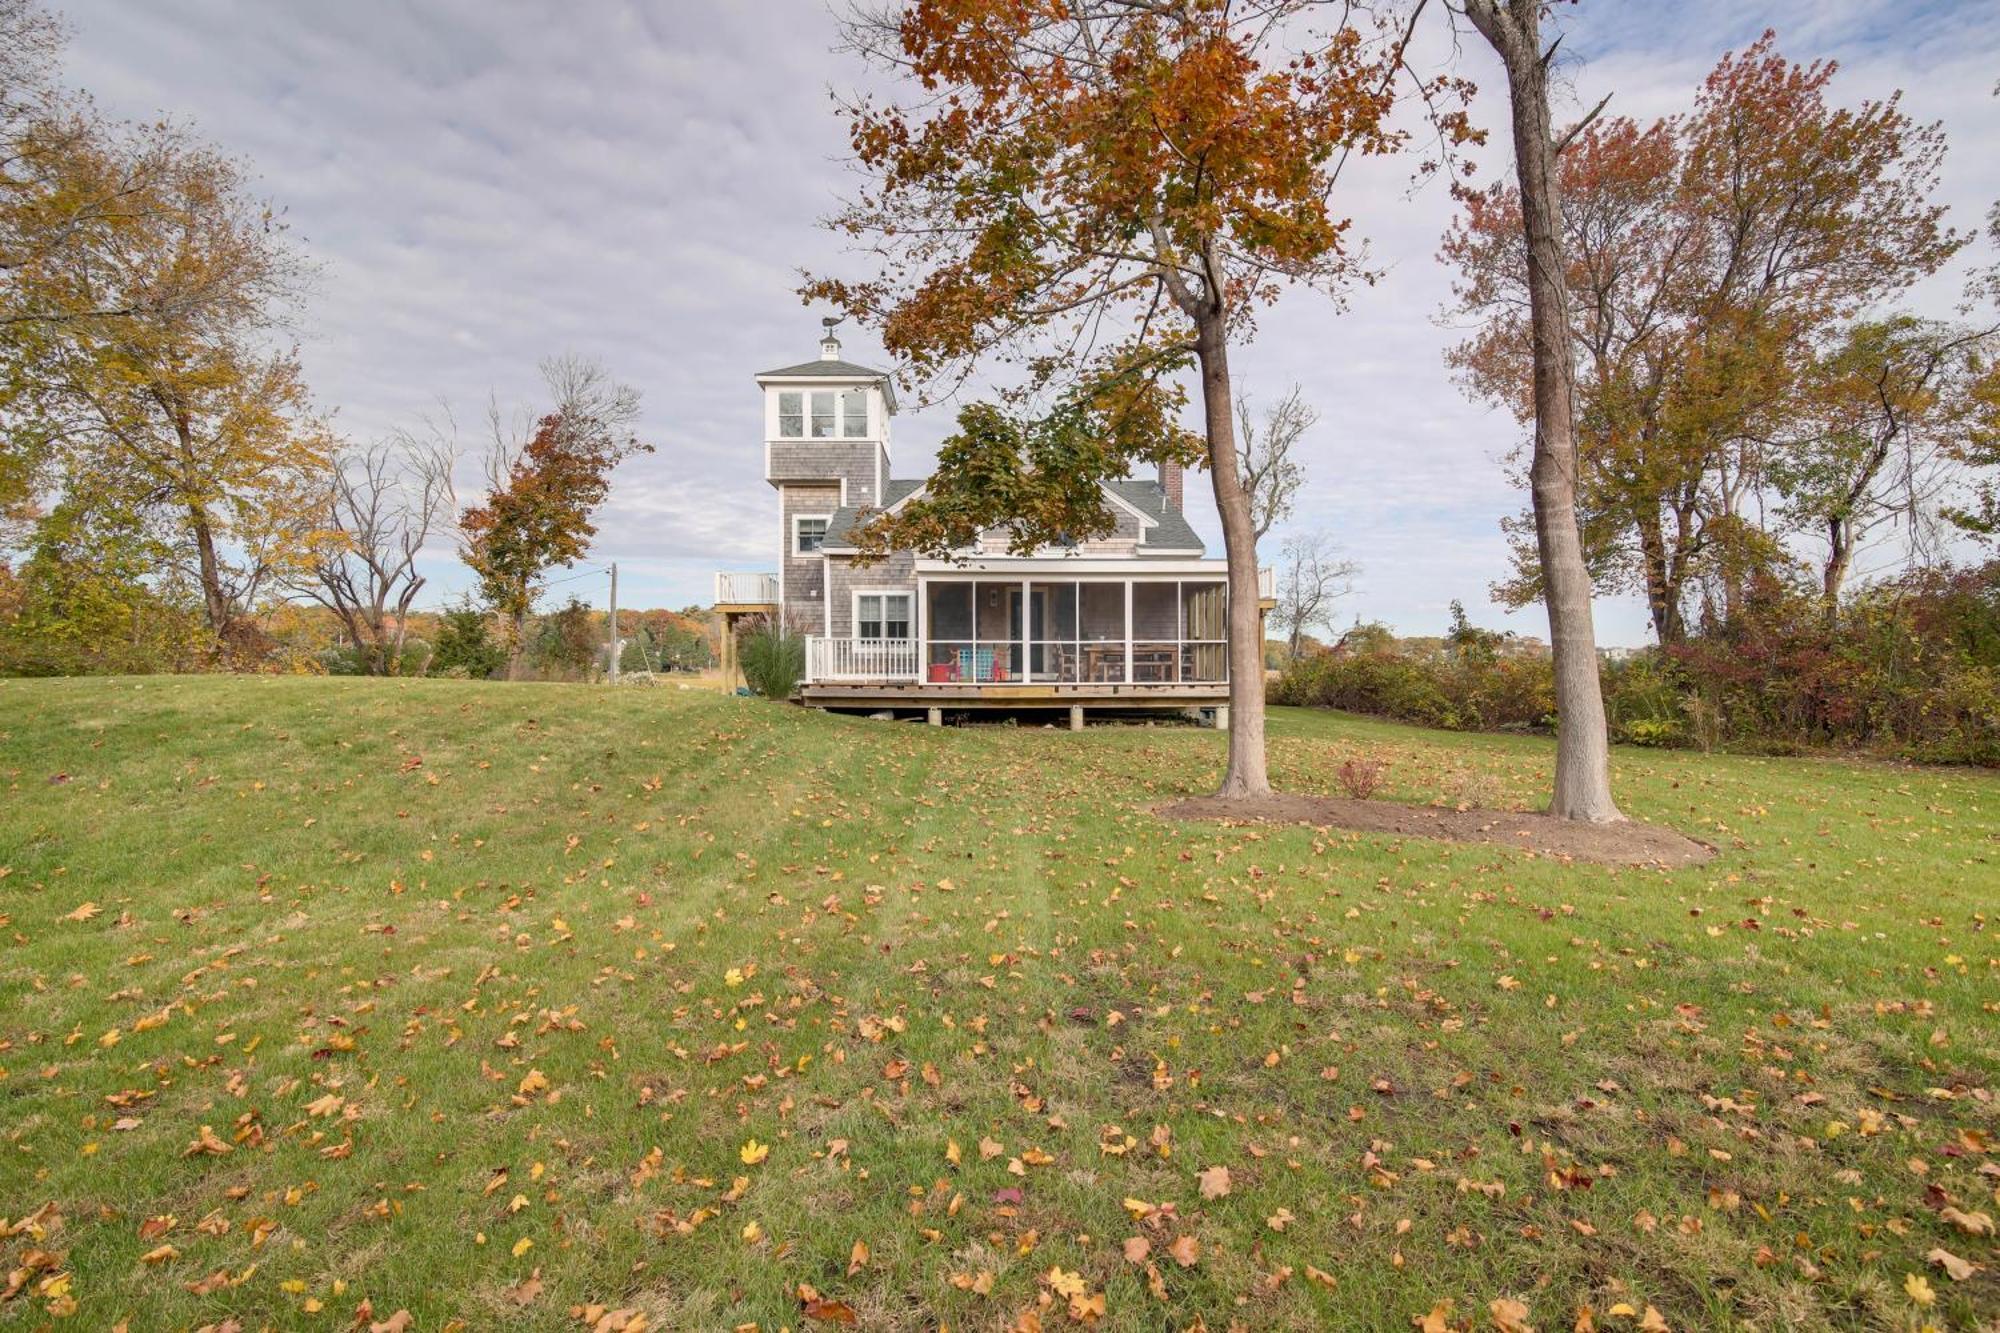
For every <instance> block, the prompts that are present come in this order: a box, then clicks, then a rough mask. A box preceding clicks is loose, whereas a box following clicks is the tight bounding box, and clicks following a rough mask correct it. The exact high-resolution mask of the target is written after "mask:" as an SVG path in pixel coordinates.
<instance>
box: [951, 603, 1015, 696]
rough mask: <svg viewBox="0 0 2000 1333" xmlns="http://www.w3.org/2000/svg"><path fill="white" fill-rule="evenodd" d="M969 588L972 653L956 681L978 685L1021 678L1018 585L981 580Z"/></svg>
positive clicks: (965, 659)
mask: <svg viewBox="0 0 2000 1333" xmlns="http://www.w3.org/2000/svg"><path fill="white" fill-rule="evenodd" d="M971 586H972V618H973V625H972V628H973V635H972V638H973V652H972V655H971V656H970V657H969V658H963V659H961V661H960V664H959V679H961V680H967V681H974V682H979V683H994V682H1006V681H1018V680H1020V679H1021V651H1020V650H1021V643H1020V640H1021V636H1022V625H1021V616H1022V609H1021V585H1020V584H1019V583H1018V582H1015V581H1013V580H1007V581H1005V582H1002V581H999V580H988V579H981V580H979V581H978V582H976V583H974V584H972V585H971Z"/></svg>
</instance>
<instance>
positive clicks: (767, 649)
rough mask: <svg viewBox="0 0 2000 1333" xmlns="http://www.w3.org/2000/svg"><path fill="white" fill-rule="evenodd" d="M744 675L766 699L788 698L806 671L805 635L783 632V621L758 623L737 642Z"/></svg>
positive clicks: (752, 686)
mask: <svg viewBox="0 0 2000 1333" xmlns="http://www.w3.org/2000/svg"><path fill="white" fill-rule="evenodd" d="M736 656H737V660H738V661H739V662H740V663H741V664H742V666H743V679H744V680H746V681H748V682H749V684H750V688H751V689H753V690H755V691H756V692H757V693H759V694H761V695H763V696H764V697H765V698H766V699H789V698H791V697H792V693H793V691H795V690H797V689H798V687H799V682H800V681H802V680H804V679H805V675H806V641H805V638H804V636H802V635H798V634H787V633H785V630H784V627H783V626H782V625H772V624H761V625H757V626H755V627H753V628H752V629H750V630H748V631H747V632H745V633H744V635H743V637H742V638H741V639H740V640H739V641H738V642H737V646H736Z"/></svg>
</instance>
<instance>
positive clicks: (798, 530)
mask: <svg viewBox="0 0 2000 1333" xmlns="http://www.w3.org/2000/svg"><path fill="white" fill-rule="evenodd" d="M826 524H827V515H825V514H797V515H794V516H793V518H792V554H793V555H811V554H812V553H813V552H814V551H817V550H818V549H819V548H820V547H822V546H824V545H826Z"/></svg>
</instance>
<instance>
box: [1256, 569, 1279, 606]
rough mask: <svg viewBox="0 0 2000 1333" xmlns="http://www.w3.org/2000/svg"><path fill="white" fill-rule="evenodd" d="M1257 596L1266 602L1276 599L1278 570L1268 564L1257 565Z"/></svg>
mask: <svg viewBox="0 0 2000 1333" xmlns="http://www.w3.org/2000/svg"><path fill="white" fill-rule="evenodd" d="M1257 597H1258V599H1259V600H1260V601H1266V602H1275V601H1276V600H1277V599H1278V571H1277V570H1275V569H1273V568H1271V567H1270V566H1269V565H1259V566H1257Z"/></svg>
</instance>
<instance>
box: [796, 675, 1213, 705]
mask: <svg viewBox="0 0 2000 1333" xmlns="http://www.w3.org/2000/svg"><path fill="white" fill-rule="evenodd" d="M799 699H800V701H801V702H802V703H804V704H806V705H808V706H809V707H813V708H870V709H910V710H913V711H914V710H918V709H930V708H944V709H950V710H952V711H954V712H965V711H968V710H972V709H991V710H1002V709H1028V708H1074V707H1084V708H1088V709H1090V710H1092V711H1093V712H1096V711H1103V710H1120V711H1127V712H1136V711H1142V710H1157V711H1162V712H1170V711H1174V710H1177V709H1186V708H1213V707H1215V706H1217V705H1222V704H1227V703H1228V702H1229V686H1228V685H1227V684H1226V683H1224V684H1205V685H1183V684H1172V685H1167V684H1159V683H1139V684H1132V685H1126V684H1109V683H1103V684H1076V685H1059V684H1055V683H1053V682H1046V681H1016V682H1011V683H1007V684H977V685H975V684H968V683H957V682H954V683H937V684H931V683H927V682H921V681H914V680H909V681H880V682H844V681H843V682H823V683H818V684H811V685H802V686H800V687H799Z"/></svg>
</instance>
